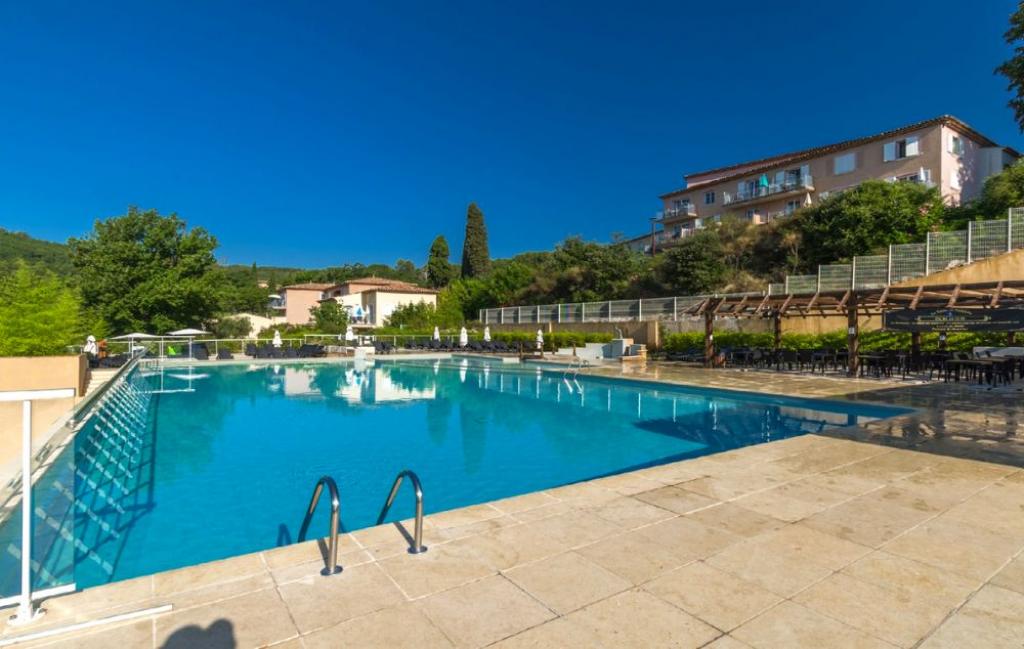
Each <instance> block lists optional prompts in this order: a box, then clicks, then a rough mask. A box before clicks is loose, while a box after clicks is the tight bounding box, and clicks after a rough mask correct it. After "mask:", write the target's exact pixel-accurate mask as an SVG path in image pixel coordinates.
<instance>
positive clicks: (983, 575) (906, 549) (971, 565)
mask: <svg viewBox="0 0 1024 649" xmlns="http://www.w3.org/2000/svg"><path fill="white" fill-rule="evenodd" d="M882 549H883V550H885V551H886V552H889V553H892V554H897V555H900V556H903V557H907V558H908V559H915V560H917V561H921V562H923V563H927V564H929V565H932V566H935V567H937V568H941V569H943V570H947V571H949V572H953V573H956V574H958V575H963V576H965V577H971V578H975V579H988V578H989V577H991V576H992V575H993V574H994V573H995V572H996V571H997V570H999V569H1000V568H1001V567H1002V566H1003V564H1004V563H1005V562H1006V561H1008V560H1009V559H1010V558H1011V557H1012V556H1013V555H1014V554H1015V553H1016V552H1017V550H1018V549H1019V544H1018V543H1017V542H1015V541H1013V540H1010V539H1006V538H1004V537H1002V536H1000V535H998V534H996V533H994V532H990V531H988V530H985V529H983V528H979V527H970V526H965V525H963V524H962V523H958V522H956V521H950V520H944V519H943V518H942V517H941V516H940V517H939V518H935V519H932V520H930V521H927V522H925V523H922V524H921V525H919V526H918V527H916V528H914V529H912V530H910V531H909V532H907V533H906V534H904V535H903V536H900V537H898V538H896V539H893V540H892V541H889V542H888V543H886V544H885V545H883V546H882Z"/></svg>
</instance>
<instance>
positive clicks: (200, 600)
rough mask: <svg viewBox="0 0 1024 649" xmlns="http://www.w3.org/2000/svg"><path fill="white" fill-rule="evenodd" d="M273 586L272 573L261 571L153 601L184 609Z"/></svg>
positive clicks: (176, 608)
mask: <svg viewBox="0 0 1024 649" xmlns="http://www.w3.org/2000/svg"><path fill="white" fill-rule="evenodd" d="M273 586H274V580H273V579H272V578H271V576H270V574H269V573H261V574H258V575H251V576H249V577H243V578H242V579H236V580H234V581H225V582H220V583H216V584H211V585H209V586H204V587H202V588H194V589H192V590H185V591H182V592H180V593H175V594H174V595H171V596H165V597H157V598H155V599H154V600H151V601H153V602H158V603H161V604H163V603H167V602H170V603H172V604H174V609H175V610H183V609H186V608H191V607H193V606H201V605H203V604H210V603H213V602H219V601H220V600H223V599H228V598H231V597H238V596H239V595H245V594H247V593H252V592H255V591H258V590H263V589H265V588H272V587H273Z"/></svg>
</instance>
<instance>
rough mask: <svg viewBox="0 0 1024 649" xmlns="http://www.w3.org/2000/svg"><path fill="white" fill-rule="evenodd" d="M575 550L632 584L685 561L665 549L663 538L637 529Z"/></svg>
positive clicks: (639, 582)
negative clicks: (651, 536) (641, 532)
mask: <svg viewBox="0 0 1024 649" xmlns="http://www.w3.org/2000/svg"><path fill="white" fill-rule="evenodd" d="M577 552H579V553H580V554H581V555H583V556H585V557H587V558H588V559H590V560H591V561H593V562H594V563H597V564H598V565H600V566H601V567H603V568H605V569H606V570H609V571H611V572H613V573H615V574H616V575H619V576H620V577H622V578H624V579H628V580H629V581H631V582H632V583H634V584H641V583H643V582H645V581H647V580H649V579H653V578H655V577H657V576H658V575H661V574H664V573H666V572H668V571H669V570H672V569H674V568H678V567H679V566H681V565H683V563H685V561H688V559H686V560H684V559H680V558H679V557H678V556H677V555H676V554H675V553H673V552H670V551H669V550H668V549H666V547H665V543H664V541H663V540H658V539H652V538H650V537H648V536H645V535H642V534H639V533H638V532H637V531H633V532H627V533H625V534H619V535H616V536H612V537H609V538H606V539H603V540H601V541H598V542H597V543H593V544H591V545H588V546H586V547H582V548H578V549H577Z"/></svg>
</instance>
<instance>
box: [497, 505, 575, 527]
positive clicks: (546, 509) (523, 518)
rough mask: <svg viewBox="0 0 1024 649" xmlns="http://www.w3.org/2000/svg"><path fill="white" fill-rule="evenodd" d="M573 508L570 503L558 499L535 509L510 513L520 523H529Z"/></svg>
mask: <svg viewBox="0 0 1024 649" xmlns="http://www.w3.org/2000/svg"><path fill="white" fill-rule="evenodd" d="M574 510H575V508H574V507H573V506H572V505H570V504H569V503H566V502H562V501H561V500H559V501H556V502H554V503H552V504H550V505H544V506H542V507H537V508H535V509H524V510H522V511H519V512H516V513H515V514H511V516H512V518H514V519H516V520H517V521H519V522H521V523H529V522H532V521H539V520H541V519H544V518H551V517H552V516H558V515H559V514H568V513H569V512H571V511H574Z"/></svg>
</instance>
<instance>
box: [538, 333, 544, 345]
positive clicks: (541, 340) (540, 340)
mask: <svg viewBox="0 0 1024 649" xmlns="http://www.w3.org/2000/svg"><path fill="white" fill-rule="evenodd" d="M537 349H544V332H543V331H542V330H540V329H538V330H537Z"/></svg>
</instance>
